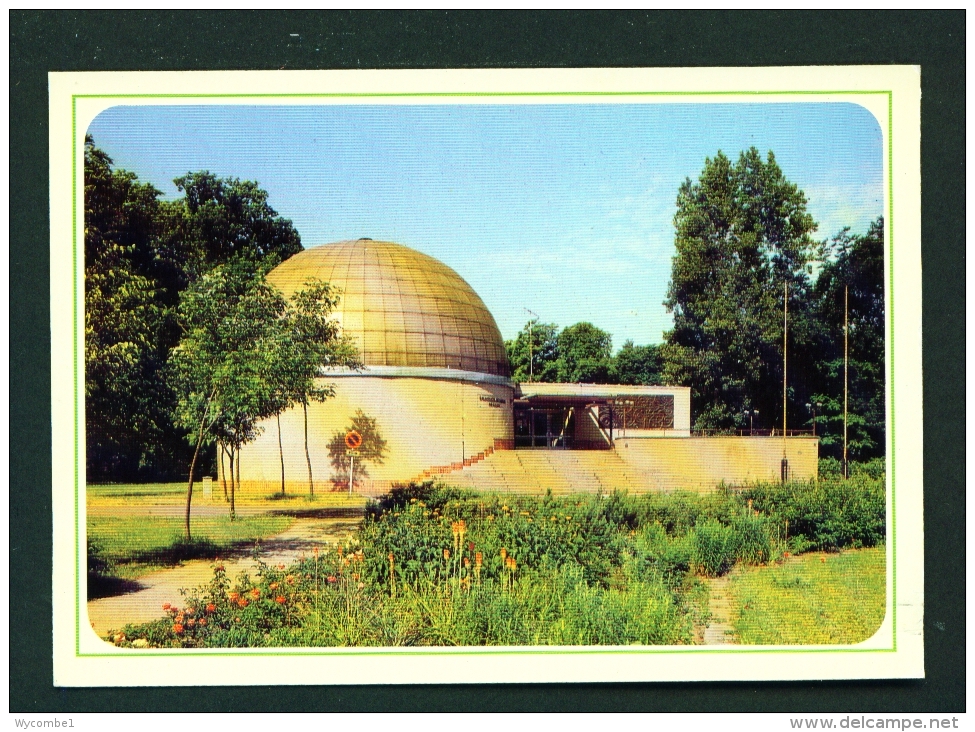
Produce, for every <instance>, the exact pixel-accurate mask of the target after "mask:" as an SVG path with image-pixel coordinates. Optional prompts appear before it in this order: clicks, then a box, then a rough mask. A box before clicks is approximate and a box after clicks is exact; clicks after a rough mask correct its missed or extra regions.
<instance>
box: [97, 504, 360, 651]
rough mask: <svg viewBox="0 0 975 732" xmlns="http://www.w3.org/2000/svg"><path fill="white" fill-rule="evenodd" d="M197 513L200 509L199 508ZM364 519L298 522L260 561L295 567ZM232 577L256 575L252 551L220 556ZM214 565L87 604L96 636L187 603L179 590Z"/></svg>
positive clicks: (198, 564)
mask: <svg viewBox="0 0 975 732" xmlns="http://www.w3.org/2000/svg"><path fill="white" fill-rule="evenodd" d="M194 513H195V509H194ZM360 520H361V519H359V518H297V519H295V521H294V523H293V524H292V525H291V526H290V527H289V528H288V530H287V531H285V532H283V533H281V534H278V535H277V536H273V537H270V538H268V539H265V540H264V541H262V542H261V558H262V559H263V560H264V561H265V562H267V563H268V564H290V563H291V562H293V561H294V560H296V559H298V558H299V557H301V556H303V555H304V556H307V555H310V554H311V552H312V550H313V549H314V548H315V547H316V546H322V545H323V544H334V543H335V542H337V541H341V540H343V539H345V538H346V537H347V536H348V535H350V534H351V533H352V532H353V531H354V530H355V528H356V527H357V526H358V524H359V521H360ZM221 563H222V564H223V565H224V566H225V567H226V568H227V575H228V576H229V577H231V578H235V577H236V576H237V575H238V574H240V573H241V572H244V571H247V572H254V571H255V570H256V564H255V562H254V560H253V558H252V557H251V556H250V552H245V551H238V552H234V553H231V554H228V555H227V556H225V557H221ZM214 564H215V562H211V561H209V560H193V561H189V562H184V563H183V565H182V566H179V567H175V568H173V569H164V570H160V571H158V572H153V573H151V574H148V575H145V576H144V577H140V578H139V579H138V581H137V583H138V585H139V586H140V587H139V589H137V590H135V591H133V592H128V593H126V594H123V595H116V596H114V597H103V598H101V599H98V600H92V601H90V602H89V603H88V619H89V621H90V622H91V625H92V627H93V628H94V629H95V632H96V633H98V635H100V636H105V635H107V634H108V632H109V631H110V630H119V629H120V628H121V627H122V626H124V625H126V624H127V623H146V622H149V621H151V620H156V619H158V618H160V617H162V616H163V614H164V612H163V609H162V606H163V604H164V603H167V602H169V603H172V604H174V605H175V604H182V602H183V596H182V595H181V594H180V592H179V591H180V589H184V588H195V587H199V586H200V585H204V584H206V583H208V582H209V581H210V580H211V579H212V577H213V566H214Z"/></svg>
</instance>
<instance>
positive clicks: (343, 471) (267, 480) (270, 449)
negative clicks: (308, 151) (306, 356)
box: [221, 239, 817, 495]
mask: <svg viewBox="0 0 975 732" xmlns="http://www.w3.org/2000/svg"><path fill="white" fill-rule="evenodd" d="M309 280H320V281H323V282H328V283H330V284H331V285H332V286H333V287H334V288H336V290H337V291H338V293H339V294H340V300H339V304H338V306H337V308H336V310H335V312H334V316H335V318H336V320H337V321H338V322H339V324H340V325H341V326H342V331H343V332H344V333H345V335H346V336H348V337H349V338H351V339H352V341H353V342H354V343H355V345H356V346H357V348H358V350H359V354H360V359H361V361H362V364H363V368H362V369H360V370H348V369H346V370H343V369H326V370H325V371H324V372H323V376H322V383H323V384H332V385H334V396H333V397H332V398H329V399H327V400H326V401H325V402H322V403H317V402H312V403H310V404H309V405H308V407H307V414H306V412H305V410H303V409H302V408H301V407H299V408H296V409H291V410H289V411H287V412H285V413H284V414H282V415H281V416H280V419H272V420H268V421H266V422H265V423H263V424H262V425H261V427H262V429H261V430H260V431H259V432H260V434H259V436H258V437H257V439H256V440H254V441H253V442H251V443H249V444H247V445H245V446H244V447H243V448H242V450H241V454H240V462H239V470H240V478H241V487H242V488H243V489H244V490H245V491H248V492H251V491H257V492H263V493H268V492H271V491H275V490H280V488H281V483H282V473H283V481H284V483H285V487H286V490H289V491H294V492H302V491H307V489H308V487H309V484H310V478H309V463H310V465H311V473H312V475H313V480H314V483H315V485H316V486H319V487H320V489H322V490H328V489H333V488H339V487H341V486H343V485H345V486H347V485H348V483H347V481H348V468H347V463H346V448H345V445H344V444H343V437H344V436H345V435H346V434H347V433H348V431H349V430H350V428H351V427H352V426H353V424H354V420H355V419H356V418H357V416H358V418H359V419H362V418H363V417H365V418H367V419H368V420H369V421H370V423H372V424H374V425H375V432H376V434H378V435H379V436H380V437H381V439H382V440H384V441H385V450H384V454H383V457H382V459H381V460H377V459H369V460H367V459H366V454H365V452H363V453H362V457H361V462H360V465H359V466H358V468H357V469H356V470H355V473H354V474H355V487H356V490H357V491H360V492H363V493H366V494H371V495H377V494H379V493H383V492H386V491H388V490H389V488H390V487H391V486H393V485H395V484H397V483H407V482H410V481H422V480H427V479H431V478H432V479H436V478H437V477H438V476H443V480H445V482H450V483H454V484H458V485H467V486H469V487H472V488H486V489H490V490H519V491H520V490H526V491H544V490H589V489H594V490H613V489H616V488H623V489H628V490H629V489H633V490H654V489H664V490H666V489H671V488H674V487H692V486H697V487H704V488H707V487H713V486H714V485H715V484H716V483H718V482H720V481H726V482H740V481H748V480H760V479H762V480H764V479H771V478H773V477H774V476H776V475H777V474H778V470H779V465H780V462H781V459H782V457H783V454H784V453H783V450H787V451H788V454H789V460H790V462H791V464H792V465H793V466H794V467H793V470H794V475H796V477H798V476H800V475H803V474H812V475H815V471H816V455H817V449H816V444H815V441H813V442H809V441H803V440H794V439H790V441H789V444H788V445H787V446H786V445H785V443H784V442H783V441H782V440H781V439H780V440H775V441H770V440H769V439H768V438H754V439H751V438H734V437H729V438H726V439H723V440H722V439H713V438H711V439H709V438H697V437H692V436H691V431H690V423H691V416H690V389H689V388H688V387H680V386H677V387H669V386H623V385H596V384H551V383H546V384H539V383H528V384H515V383H513V382H512V381H511V367H510V364H509V363H508V358H507V354H506V351H505V346H504V341H503V340H502V338H501V333H500V331H499V330H498V326H497V323H495V320H494V317H493V316H492V315H491V313H490V311H489V310H488V309H487V307H485V305H484V302H483V301H482V300H481V298H480V297H479V296H478V295H477V293H476V292H474V290H473V289H472V288H471V287H470V285H468V284H467V283H466V282H465V281H464V280H463V278H461V277H460V275H458V274H457V273H456V272H455V271H454V270H452V269H451V268H450V267H448V266H446V265H445V264H443V263H442V262H439V261H437V260H436V259H434V258H432V257H430V256H427V255H426V254H422V253H420V252H418V251H415V250H413V249H410V248H408V247H405V246H402V245H400V244H395V243H392V242H385V241H373V240H371V239H358V240H355V241H344V242H337V243H335V244H327V245H324V246H318V247H313V248H310V249H306V250H304V251H302V252H300V253H298V254H296V255H294V256H293V257H291V258H290V259H288V260H286V261H285V262H283V263H282V264H280V265H279V266H278V267H277V268H275V269H274V270H273V271H272V272H271V273H270V275H268V281H269V282H270V283H271V284H272V285H274V286H275V287H277V288H278V289H279V290H281V292H282V293H283V294H284V295H285V296H287V297H290V296H291V295H293V294H294V293H295V292H297V291H299V290H301V289H304V288H305V286H306V284H307V283H308V281H309ZM306 436H307V439H306ZM668 438H674V439H668ZM365 439H366V440H368V439H370V437H369V436H365ZM354 442H355V441H354V440H353V443H354ZM362 447H363V451H367V448H368V447H369V446H368V445H363V446H362ZM351 452H352V454H350V455H348V458H350V459H353V458H355V457H356V452H357V450H355V449H353V450H352V451H351ZM222 469H223V468H221V472H222ZM363 469H364V470H363Z"/></svg>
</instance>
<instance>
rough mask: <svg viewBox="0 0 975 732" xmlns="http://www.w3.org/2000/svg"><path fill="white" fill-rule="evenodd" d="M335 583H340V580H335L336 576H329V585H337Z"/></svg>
mask: <svg viewBox="0 0 975 732" xmlns="http://www.w3.org/2000/svg"><path fill="white" fill-rule="evenodd" d="M335 582H338V580H337V579H335V575H334V574H330V575H329V576H328V583H329V584H333V583H335Z"/></svg>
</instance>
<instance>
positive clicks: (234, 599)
mask: <svg viewBox="0 0 975 732" xmlns="http://www.w3.org/2000/svg"><path fill="white" fill-rule="evenodd" d="M229 597H230V601H231V602H237V600H239V599H240V593H239V592H231V593H230V595H229Z"/></svg>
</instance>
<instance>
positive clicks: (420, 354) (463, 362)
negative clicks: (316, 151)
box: [268, 239, 511, 377]
mask: <svg viewBox="0 0 975 732" xmlns="http://www.w3.org/2000/svg"><path fill="white" fill-rule="evenodd" d="M309 279H319V280H322V281H323V282H329V283H331V284H332V285H333V286H335V287H337V288H339V289H340V290H341V299H340V301H339V305H338V307H337V308H336V312H335V314H336V318H337V320H339V322H341V324H342V328H343V330H344V331H345V333H347V334H348V335H350V336H352V337H353V338H354V339H355V341H356V343H357V345H358V346H359V351H360V353H361V355H362V360H363V363H365V365H366V366H400V367H433V368H450V369H460V370H463V371H474V372H478V373H483V374H493V375H495V376H502V377H508V376H510V374H511V368H510V366H509V365H508V357H507V354H506V352H505V349H504V341H503V340H502V339H501V332H500V331H499V330H498V326H497V323H495V322H494V317H493V316H492V315H491V313H490V312H489V311H488V309H487V308H486V307H485V306H484V302H483V301H482V300H481V298H480V297H478V296H477V293H476V292H474V290H473V289H471V286H470V285H468V284H467V283H466V282H464V280H463V279H462V278H461V277H460V275H458V274H457V273H456V272H454V270H452V269H451V268H450V267H448V266H447V265H445V264H443V263H442V262H439V261H437V260H436V259H434V258H433V257H429V256H427V255H426V254H421V253H420V252H417V251H414V250H412V249H409V248H408V247H404V246H402V245H400V244H394V243H393V242H388V241H373V240H372V239H359V240H357V241H342V242H337V243H335V244H326V245H324V246H318V247H312V248H311V249H305V250H304V251H302V252H299V253H298V254H295V255H294V256H293V257H291V258H290V259H288V260H286V261H284V262H282V263H281V264H280V265H278V266H277V267H275V269H274V270H273V271H272V272H271V273H270V274H269V275H268V281H269V282H270V283H271V284H273V285H274V286H276V287H277V288H278V289H280V290H281V291H282V292H283V293H284V294H285V295H286V296H288V297H290V296H291V295H292V294H293V293H295V292H296V291H298V290H300V289H302V288H303V287H304V285H305V283H306V282H307V281H308V280H309Z"/></svg>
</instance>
